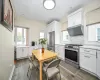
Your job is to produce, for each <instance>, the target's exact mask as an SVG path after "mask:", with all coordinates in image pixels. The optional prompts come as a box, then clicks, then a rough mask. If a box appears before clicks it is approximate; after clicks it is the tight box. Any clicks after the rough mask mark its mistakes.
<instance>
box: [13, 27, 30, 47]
mask: <svg viewBox="0 0 100 80" xmlns="http://www.w3.org/2000/svg"><path fill="white" fill-rule="evenodd" d="M17 28H22V37H23V38H24V29H26V30H29V28H26V27H19V26H16V27H15V28H14V42H15V45H16V46H27V45H28V44H29V43H28V44H27V42H28V41H27V38H28V40H29V33H27V32H28V31H26V34H27V35H28V36H27V35H26V43H25V44H24V40H22V44H19V45H18V44H17Z"/></svg>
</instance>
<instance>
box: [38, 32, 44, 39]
mask: <svg viewBox="0 0 100 80" xmlns="http://www.w3.org/2000/svg"><path fill="white" fill-rule="evenodd" d="M41 33H43V34H44V32H43V31H41V32H40V34H41ZM40 34H39V38H40V39H41V36H40ZM43 38H45V37H44V36H43Z"/></svg>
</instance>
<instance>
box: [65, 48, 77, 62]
mask: <svg viewBox="0 0 100 80" xmlns="http://www.w3.org/2000/svg"><path fill="white" fill-rule="evenodd" d="M65 58H66V59H68V60H70V61H72V62H75V63H78V50H74V49H70V48H65Z"/></svg>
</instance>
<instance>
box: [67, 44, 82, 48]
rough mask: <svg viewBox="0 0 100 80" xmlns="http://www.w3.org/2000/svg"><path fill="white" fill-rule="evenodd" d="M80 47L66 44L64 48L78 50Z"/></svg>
mask: <svg viewBox="0 0 100 80" xmlns="http://www.w3.org/2000/svg"><path fill="white" fill-rule="evenodd" d="M80 46H82V45H81V44H66V45H65V48H73V49H79V47H80Z"/></svg>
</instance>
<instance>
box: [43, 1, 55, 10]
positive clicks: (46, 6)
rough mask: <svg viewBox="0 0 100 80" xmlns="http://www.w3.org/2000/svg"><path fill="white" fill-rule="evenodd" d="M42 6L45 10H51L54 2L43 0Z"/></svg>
mask: <svg viewBox="0 0 100 80" xmlns="http://www.w3.org/2000/svg"><path fill="white" fill-rule="evenodd" d="M43 5H44V7H45V8H46V9H48V10H51V9H53V8H54V7H55V5H56V4H55V1H54V0H44V2H43Z"/></svg>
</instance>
